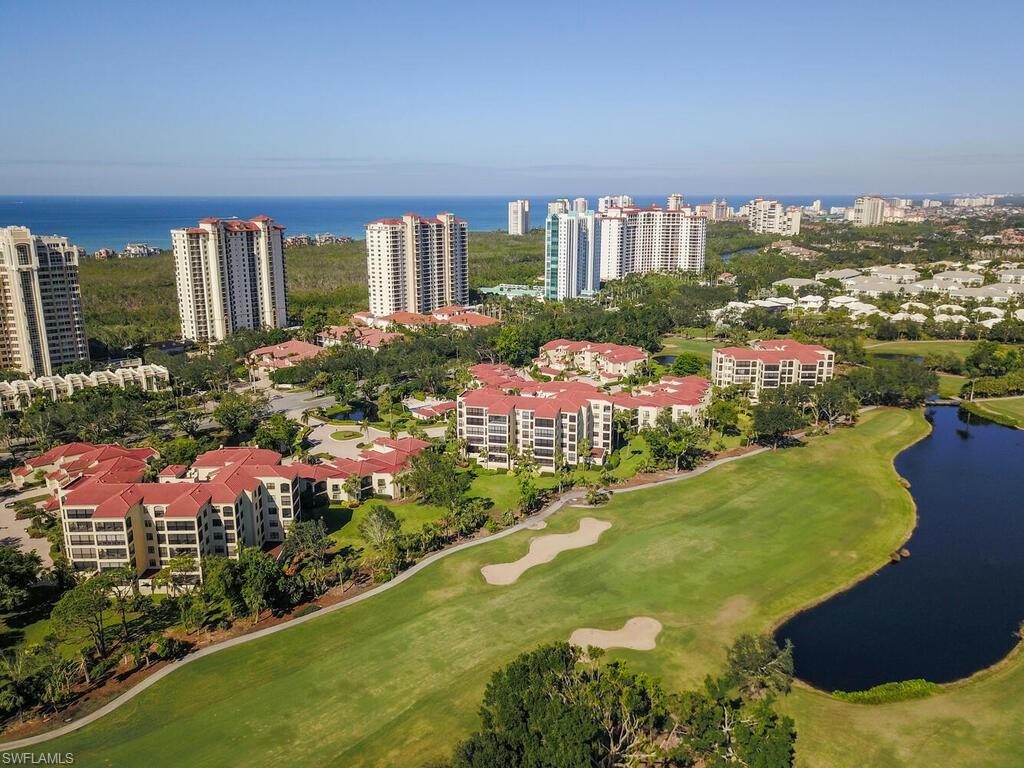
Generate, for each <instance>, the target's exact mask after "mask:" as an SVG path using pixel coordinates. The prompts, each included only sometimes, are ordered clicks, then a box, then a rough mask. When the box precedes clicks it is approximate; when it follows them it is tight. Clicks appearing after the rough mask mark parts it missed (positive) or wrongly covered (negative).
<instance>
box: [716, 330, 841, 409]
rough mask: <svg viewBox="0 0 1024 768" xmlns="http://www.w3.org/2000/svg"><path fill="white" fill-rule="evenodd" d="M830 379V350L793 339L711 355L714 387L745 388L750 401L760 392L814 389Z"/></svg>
mask: <svg viewBox="0 0 1024 768" xmlns="http://www.w3.org/2000/svg"><path fill="white" fill-rule="evenodd" d="M833 376H835V353H834V352H833V351H832V350H830V349H826V348H825V347H822V346H820V345H818V344H801V343H800V342H798V341H794V340H793V339H776V340H772V341H757V342H754V343H753V344H752V345H751V346H750V347H723V348H721V349H715V350H712V352H711V380H712V381H713V382H714V384H715V386H716V387H730V386H733V385H747V386H749V387H750V395H751V399H757V397H758V394H759V393H760V391H761V390H762V389H777V388H779V387H787V386H790V385H793V384H799V385H802V386H805V387H816V386H818V385H819V384H824V383H825V382H826V381H829V380H830V379H832V377H833Z"/></svg>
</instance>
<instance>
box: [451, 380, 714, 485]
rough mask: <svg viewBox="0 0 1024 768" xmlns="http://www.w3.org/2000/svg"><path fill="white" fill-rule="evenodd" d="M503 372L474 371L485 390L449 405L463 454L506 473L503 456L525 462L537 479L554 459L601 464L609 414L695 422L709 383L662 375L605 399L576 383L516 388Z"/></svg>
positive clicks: (610, 434)
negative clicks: (537, 471)
mask: <svg viewBox="0 0 1024 768" xmlns="http://www.w3.org/2000/svg"><path fill="white" fill-rule="evenodd" d="M510 371H511V369H508V370H506V369H504V368H503V367H502V366H491V365H486V364H482V365H478V366H474V368H473V373H474V376H476V375H477V374H479V375H480V376H481V377H482V378H483V379H485V380H488V381H490V382H492V383H488V384H485V385H484V386H482V387H480V388H478V389H470V390H467V391H466V392H464V393H463V394H462V395H460V396H459V398H458V403H457V406H456V428H457V433H458V437H459V440H461V441H464V445H465V446H466V448H465V450H466V455H468V456H469V457H471V458H474V459H476V461H477V463H478V464H480V465H481V466H483V467H487V468H490V469H510V468H512V467H513V466H514V464H515V458H514V455H513V454H512V453H510V449H511V450H512V451H513V452H514V454H515V455H520V456H529V457H531V458H532V459H533V460H534V461H536V462H537V464H538V466H539V467H540V469H541V471H542V472H552V471H554V470H555V469H557V467H556V463H557V462H556V459H557V458H560V459H561V461H562V462H564V463H565V464H568V465H569V466H576V465H578V464H581V463H588V462H592V463H594V464H603V463H604V461H605V459H606V458H607V457H608V454H609V453H611V451H612V449H613V448H614V446H615V430H616V424H615V414H616V413H617V412H618V413H622V412H625V413H627V414H628V415H629V419H628V420H629V421H630V423H631V424H632V425H634V426H636V427H638V428H641V429H642V428H644V427H649V426H653V425H654V424H655V423H656V422H657V419H658V415H659V414H660V413H662V412H667V413H669V414H670V415H671V417H672V418H673V419H674V420H679V419H682V418H688V419H693V420H697V419H699V418H700V417H701V414H702V412H703V410H704V408H705V407H706V406H707V404H708V402H709V401H710V397H711V383H710V382H709V381H708V380H707V379H704V378H702V377H699V376H687V377H683V378H677V377H674V376H666V377H665V378H663V379H662V380H661V381H659V382H657V383H655V384H650V385H647V386H645V387H640V388H637V389H636V390H635V391H633V392H631V393H626V392H618V393H609V392H605V391H602V390H601V389H599V388H598V387H595V386H594V385H592V384H588V383H586V382H581V381H550V382H534V381H527V380H522V381H518V380H516V379H515V378H509V375H510ZM588 451H589V453H588Z"/></svg>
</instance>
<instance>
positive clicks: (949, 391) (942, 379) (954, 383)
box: [938, 372, 967, 397]
mask: <svg viewBox="0 0 1024 768" xmlns="http://www.w3.org/2000/svg"><path fill="white" fill-rule="evenodd" d="M938 375H939V397H959V396H960V390H961V389H962V388H963V386H964V384H966V383H967V377H966V376H958V375H956V374H955V373H942V372H939V374H938Z"/></svg>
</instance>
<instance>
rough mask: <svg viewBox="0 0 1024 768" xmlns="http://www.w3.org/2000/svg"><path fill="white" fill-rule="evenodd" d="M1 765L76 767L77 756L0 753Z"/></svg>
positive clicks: (64, 753)
mask: <svg viewBox="0 0 1024 768" xmlns="http://www.w3.org/2000/svg"><path fill="white" fill-rule="evenodd" d="M0 764H3V765H74V764H75V755H74V753H72V752H3V753H0Z"/></svg>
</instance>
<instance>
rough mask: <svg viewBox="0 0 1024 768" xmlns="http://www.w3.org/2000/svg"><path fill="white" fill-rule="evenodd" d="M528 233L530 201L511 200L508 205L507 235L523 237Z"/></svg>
mask: <svg viewBox="0 0 1024 768" xmlns="http://www.w3.org/2000/svg"><path fill="white" fill-rule="evenodd" d="M529 231H530V201H529V200H512V201H510V202H509V204H508V233H509V234H510V235H517V236H518V235H525V234H526V233H527V232H529Z"/></svg>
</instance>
